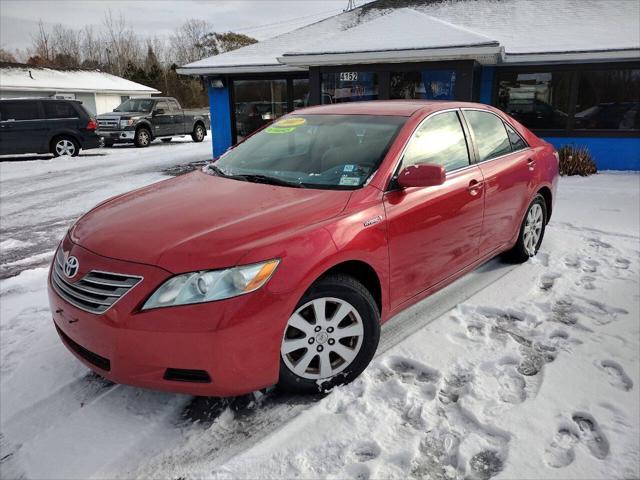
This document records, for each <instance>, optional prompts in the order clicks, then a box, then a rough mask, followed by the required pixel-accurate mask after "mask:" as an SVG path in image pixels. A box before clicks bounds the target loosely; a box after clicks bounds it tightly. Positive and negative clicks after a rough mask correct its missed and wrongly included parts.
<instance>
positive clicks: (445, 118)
mask: <svg viewBox="0 0 640 480" xmlns="http://www.w3.org/2000/svg"><path fill="white" fill-rule="evenodd" d="M419 163H434V164H436V165H442V166H443V167H444V168H445V170H446V171H447V172H450V171H451V170H456V169H458V168H462V167H466V166H468V165H469V151H468V149H467V141H466V139H465V136H464V130H463V129H462V125H461V124H460V119H459V117H458V114H457V113H456V112H444V113H438V114H437V115H434V116H433V117H430V118H428V119H427V120H425V122H424V123H423V124H422V125H421V126H420V127H419V128H418V130H416V132H415V133H414V134H413V137H411V140H409V144H408V145H407V148H406V150H405V153H404V156H403V158H402V166H403V167H408V166H411V165H416V164H419Z"/></svg>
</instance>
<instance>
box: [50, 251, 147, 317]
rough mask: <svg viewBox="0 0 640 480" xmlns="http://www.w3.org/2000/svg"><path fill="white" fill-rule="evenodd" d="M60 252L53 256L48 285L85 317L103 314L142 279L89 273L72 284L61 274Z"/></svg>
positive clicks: (107, 273)
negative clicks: (91, 314) (84, 313)
mask: <svg viewBox="0 0 640 480" xmlns="http://www.w3.org/2000/svg"><path fill="white" fill-rule="evenodd" d="M63 263H64V254H63V253H62V248H60V249H59V250H58V252H57V253H56V259H55V262H54V263H53V272H52V273H51V285H52V287H53V289H54V290H55V291H56V293H57V294H58V295H60V296H61V297H62V298H63V299H65V300H66V301H67V302H69V303H70V304H71V305H73V306H75V307H78V308H79V309H81V310H84V311H85V312H89V313H96V314H100V313H104V312H106V311H107V310H108V309H109V308H111V306H112V305H113V304H114V303H116V302H117V301H118V300H120V299H121V298H122V297H123V296H124V295H125V294H126V293H127V292H128V291H129V290H131V289H132V288H133V287H135V286H136V285H137V284H138V282H140V280H142V277H137V276H133V275H123V274H121V273H110V272H100V271H97V270H92V271H90V272H89V273H87V274H86V275H85V276H84V277H82V278H81V279H80V280H78V281H76V282H70V281H69V279H67V277H66V276H65V274H64V271H63Z"/></svg>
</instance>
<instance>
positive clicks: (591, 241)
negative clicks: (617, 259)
mask: <svg viewBox="0 0 640 480" xmlns="http://www.w3.org/2000/svg"><path fill="white" fill-rule="evenodd" d="M586 241H587V245H589V246H590V247H593V248H595V249H600V248H604V249H609V248H612V247H611V244H610V243H607V242H604V241H602V240H600V239H599V238H596V237H593V238H587V239H586Z"/></svg>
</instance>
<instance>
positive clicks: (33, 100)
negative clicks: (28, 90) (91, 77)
mask: <svg viewBox="0 0 640 480" xmlns="http://www.w3.org/2000/svg"><path fill="white" fill-rule="evenodd" d="M14 101H19V102H26V101H32V102H42V101H45V102H77V103H82V100H77V99H73V98H51V97H15V98H0V102H14Z"/></svg>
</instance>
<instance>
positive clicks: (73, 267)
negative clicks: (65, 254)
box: [64, 257, 80, 278]
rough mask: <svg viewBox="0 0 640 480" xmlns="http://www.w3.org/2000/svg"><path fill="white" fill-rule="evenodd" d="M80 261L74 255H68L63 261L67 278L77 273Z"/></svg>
mask: <svg viewBox="0 0 640 480" xmlns="http://www.w3.org/2000/svg"><path fill="white" fill-rule="evenodd" d="M79 268H80V262H79V261H78V259H77V258H76V257H69V258H67V259H66V260H65V262H64V274H65V276H66V277H67V278H73V277H75V276H76V273H78V269H79Z"/></svg>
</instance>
